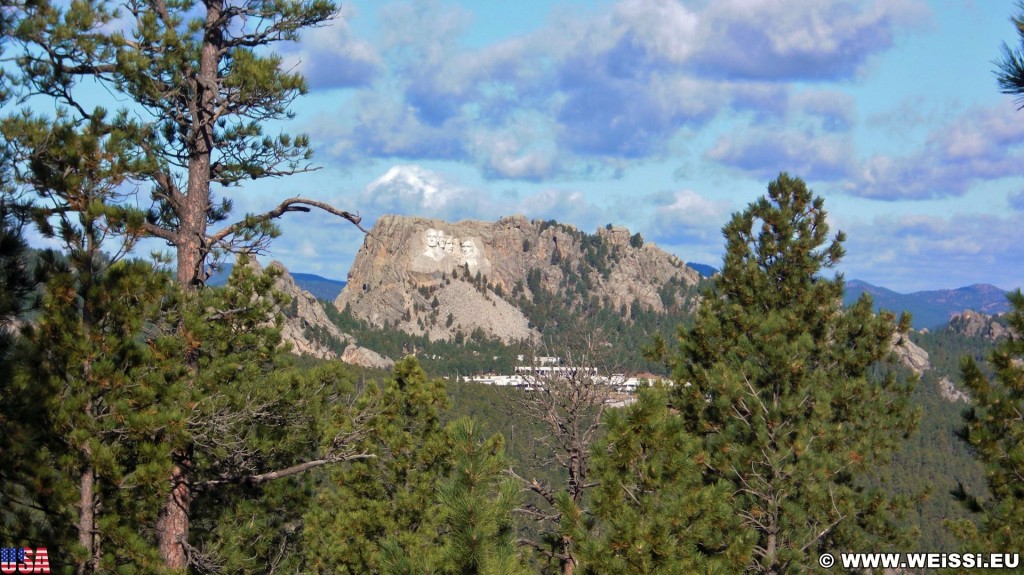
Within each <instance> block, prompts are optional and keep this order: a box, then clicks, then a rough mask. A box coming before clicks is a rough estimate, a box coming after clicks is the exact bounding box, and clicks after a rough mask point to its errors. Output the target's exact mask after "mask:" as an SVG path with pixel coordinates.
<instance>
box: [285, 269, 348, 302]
mask: <svg viewBox="0 0 1024 575" xmlns="http://www.w3.org/2000/svg"><path fill="white" fill-rule="evenodd" d="M291 275H292V279H294V280H295V283H296V284H297V285H298V286H299V287H300V288H302V289H304V290H306V291H308V292H309V293H311V294H313V296H314V297H316V299H322V300H326V301H330V302H333V301H334V300H335V298H337V297H338V294H340V293H341V290H342V288H344V287H345V282H343V281H341V280H332V279H330V278H325V277H323V276H318V275H316V274H303V273H293V274H291Z"/></svg>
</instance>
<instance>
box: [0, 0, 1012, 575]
mask: <svg viewBox="0 0 1024 575" xmlns="http://www.w3.org/2000/svg"><path fill="white" fill-rule="evenodd" d="M337 10H338V7H337V6H336V5H335V4H334V3H332V2H330V1H329V0H278V1H275V2H223V1H221V0H210V1H208V2H205V3H203V5H202V7H201V8H196V7H194V6H193V5H192V4H191V3H187V2H165V1H162V0H152V1H150V0H140V1H137V2H127V3H124V5H123V6H121V7H120V9H118V10H115V9H114V8H113V7H112V6H110V5H108V4H107V3H102V2H77V1H76V2H70V3H68V2H55V3H51V2H48V1H47V0H41V1H38V2H31V3H23V4H14V5H10V6H8V7H6V8H5V10H4V11H3V12H2V13H0V34H2V38H3V41H2V43H0V48H2V49H3V50H4V56H5V57H6V58H8V60H7V61H8V62H10V63H11V64H10V66H9V67H6V68H4V70H3V90H2V94H0V96H2V97H3V98H4V99H5V108H4V109H5V112H6V114H5V115H4V116H3V117H2V118H0V132H2V134H3V136H4V147H3V149H2V150H0V152H2V156H0V405H2V406H3V410H2V411H0V453H2V454H3V459H4V465H3V466H2V467H0V543H2V544H3V546H4V548H5V549H8V548H30V549H39V548H46V549H47V550H48V557H49V559H48V561H49V569H50V570H51V571H52V572H54V573H67V574H71V573H75V574H88V573H118V574H125V575H128V574H134V573H138V574H152V573H158V574H160V573H164V574H182V573H196V574H207V573H210V574H212V573H225V574H226V573H254V574H255V573H264V574H270V573H338V574H353V575H354V574H392V575H398V574H405V575H413V574H438V575H440V574H451V575H455V574H459V575H468V574H479V575H492V574H493V575H498V574H501V575H512V574H519V573H522V574H526V573H544V574H548V573H551V574H556V573H557V574H561V575H614V574H623V575H625V574H645V573H650V574H655V573H657V574H679V573H765V574H768V573H772V574H781V573H806V572H824V571H825V569H823V568H821V567H820V566H819V558H820V557H821V556H822V555H823V554H825V553H837V552H880V551H909V550H927V551H977V552H1006V551H1019V550H1020V549H1021V547H1022V546H1021V543H1022V537H1024V536H1022V533H1024V529H1022V527H1024V503H1022V501H1024V483H1022V481H1021V479H1020V478H1021V477H1022V476H1024V447H1022V446H1024V437H1022V435H1024V423H1022V421H1021V418H1020V413H1021V409H1022V406H1021V403H1022V401H1024V367H1022V363H1021V360H1022V359H1024V343H1022V341H1021V339H1020V337H1019V334H1022V333H1024V295H1022V294H1021V292H1020V291H1019V290H1018V291H1016V292H1014V293H1013V294H1012V295H1011V296H1010V301H1011V304H1012V306H1013V311H1012V312H1010V313H1009V314H1007V316H1006V317H1005V318H1004V321H1005V323H1006V324H1007V325H1008V327H1009V329H1010V330H1011V331H1012V333H1013V334H1014V335H1011V336H1010V337H1007V338H1002V339H999V340H995V341H988V340H983V339H978V338H968V337H964V336H961V335H958V334H957V333H955V332H953V331H943V330H939V331H936V332H930V333H917V332H911V330H910V329H909V327H910V318H909V317H907V316H900V317H897V316H896V315H895V314H893V313H889V312H885V311H882V312H881V313H876V312H875V310H874V309H873V304H872V301H871V299H870V297H869V296H867V295H865V296H862V297H861V298H860V299H859V300H857V301H856V302H855V303H853V304H852V305H849V306H844V305H843V291H844V279H843V277H842V275H841V274H838V273H837V272H836V266H837V264H838V263H839V262H840V261H841V260H842V259H843V258H844V256H845V255H846V248H845V242H846V237H845V235H844V234H843V233H842V232H840V231H834V230H831V229H830V227H829V225H828V223H827V212H826V206H825V201H824V199H823V198H822V197H821V196H819V195H817V194H815V193H814V192H813V190H811V189H810V188H809V187H808V186H807V184H806V183H805V182H804V181H803V180H802V179H801V178H799V177H797V176H795V175H790V174H788V173H785V172H783V173H780V174H779V175H778V177H777V178H775V179H773V180H772V181H770V182H768V183H767V188H766V191H765V193H764V195H763V196H761V197H760V198H759V199H757V200H756V201H754V202H752V203H750V204H749V205H748V206H746V207H745V208H744V209H742V210H740V211H738V212H736V213H734V214H733V215H732V217H731V219H730V220H729V221H728V223H726V225H725V227H724V228H723V230H722V233H723V238H724V253H725V257H724V259H723V262H722V265H721V268H720V271H719V273H718V274H716V275H715V276H714V277H713V278H707V279H705V280H703V282H702V283H701V284H700V285H699V286H698V287H697V288H688V287H686V286H682V285H666V286H663V290H664V295H663V298H664V299H665V301H676V300H685V299H688V298H690V297H694V296H696V295H698V294H697V293H696V292H697V291H700V294H699V295H700V302H701V303H700V304H699V306H697V307H696V309H695V310H682V309H675V310H672V309H670V310H669V312H667V313H664V314H655V313H652V312H647V311H644V310H643V309H640V307H639V306H637V308H636V309H619V310H615V309H607V307H605V306H601V305H593V306H587V307H585V308H584V307H582V306H579V307H572V306H570V305H569V302H572V301H577V302H578V300H577V299H573V298H575V295H577V294H576V292H575V291H574V293H573V294H571V295H572V297H570V294H569V293H568V290H570V289H572V290H578V289H581V288H577V287H576V286H581V285H585V281H583V279H582V278H579V279H578V280H577V281H576V282H575V283H574V284H573V285H566V286H562V287H563V288H564V290H565V291H557V292H555V293H552V292H550V291H547V290H544V289H540V288H539V287H538V288H537V289H534V287H531V291H532V293H533V294H534V297H533V298H532V299H530V300H525V299H524V301H522V302H521V306H522V308H523V309H524V310H526V313H527V315H528V317H529V320H530V321H531V323H532V324H533V325H535V326H544V329H543V332H544V334H545V336H546V338H545V340H544V341H542V342H537V343H535V344H527V343H525V342H524V343H522V344H518V345H505V344H502V343H501V342H499V341H497V340H490V339H487V338H485V337H481V336H480V335H479V334H463V337H461V338H459V337H456V338H455V339H454V340H453V341H450V342H431V341H429V340H426V339H417V338H413V337H410V336H408V335H405V334H402V333H400V332H397V331H394V330H390V331H389V330H379V329H373V328H370V327H369V326H368V325H367V324H365V323H363V322H360V321H359V320H357V319H355V318H354V317H352V315H351V313H349V312H348V311H347V310H340V311H339V310H335V309H333V308H332V307H331V306H326V309H327V310H328V312H329V313H330V314H331V318H332V320H333V321H334V322H335V323H336V324H337V325H338V326H339V327H341V328H342V329H343V330H345V331H346V332H349V333H353V334H355V335H356V336H357V338H358V339H359V341H360V342H362V343H364V344H366V345H369V346H371V347H373V348H374V349H378V350H380V351H382V352H384V353H386V354H388V355H391V356H393V357H396V358H400V359H399V360H398V361H397V363H396V365H395V366H394V369H393V370H391V371H389V372H386V373H385V372H379V371H373V370H366V369H361V368H356V367H352V366H349V365H346V364H344V363H342V362H340V361H337V360H326V361H325V360H314V359H312V358H308V357H296V356H294V355H292V354H291V353H289V350H288V349H287V346H284V347H282V344H281V341H282V340H281V330H280V327H281V323H282V321H283V318H284V315H285V314H286V313H288V310H289V309H290V308H289V304H290V301H289V296H288V295H287V294H284V293H281V292H280V291H278V290H276V289H274V287H273V286H274V280H275V278H276V274H278V273H280V272H279V271H275V270H268V271H257V270H255V269H254V268H253V267H252V266H248V265H245V264H246V262H247V261H248V259H249V258H251V257H254V256H255V255H257V254H261V253H263V252H265V251H266V249H267V248H268V246H269V245H271V242H272V240H273V239H274V238H275V237H277V236H278V235H279V229H278V227H277V225H276V224H275V221H276V219H277V218H279V217H282V216H287V217H303V214H304V213H306V212H309V211H311V210H318V211H323V212H326V213H328V214H331V215H332V216H334V217H337V218H339V219H340V220H341V221H344V222H347V225H353V226H356V227H358V228H359V229H362V221H361V219H360V217H359V216H358V215H356V214H355V213H353V212H350V211H348V210H346V209H343V208H341V207H337V206H333V205H330V204H328V203H326V202H323V201H321V200H318V199H315V198H307V197H299V196H296V197H291V198H284V199H282V200H281V201H280V203H279V204H277V205H276V206H268V207H267V209H266V211H264V212H260V213H249V214H245V215H241V216H239V215H238V214H236V213H235V212H234V210H233V202H232V201H231V196H232V194H234V193H237V192H238V190H241V189H244V188H245V185H246V184H247V183H248V182H251V181H253V180H260V179H266V178H284V177H286V176H289V175H292V174H296V173H300V172H303V171H307V170H311V169H313V168H314V166H313V165H312V164H311V149H310V146H309V139H308V138H307V137H306V136H303V135H290V134H286V133H279V134H276V135H271V134H266V133H264V126H265V125H267V123H268V122H271V121H277V120H286V119H288V118H289V116H290V113H291V112H290V108H291V106H292V105H293V103H294V101H295V100H296V99H297V98H298V97H300V96H301V95H303V94H304V93H305V92H306V90H307V86H306V82H305V80H304V79H303V77H302V76H301V75H300V74H299V73H298V72H296V71H294V70H292V69H286V68H284V67H283V66H282V60H281V57H280V56H277V55H275V53H274V52H273V51H272V50H270V49H269V48H272V47H273V46H274V45H276V44H278V43H280V42H287V41H294V40H296V39H297V38H298V35H299V33H300V32H301V31H303V30H305V29H310V28H316V27H318V26H321V25H323V24H324V23H325V22H327V21H328V20H330V19H331V18H332V17H334V15H335V14H336V13H337ZM124 21H127V22H131V26H130V27H129V29H130V31H131V33H130V34H126V33H125V32H124V30H123V29H122V27H119V26H118V25H116V22H124ZM1021 29H1022V30H1024V27H1022V28H1021ZM1021 61H1022V60H1021V58H1019V57H1018V56H1017V55H1016V53H1014V52H1012V51H1009V52H1008V61H1007V62H1005V63H1004V65H1005V66H1007V70H1010V71H1009V72H1007V77H1006V80H1005V81H1006V86H1007V87H1008V88H1007V89H1011V88H1012V86H1013V81H1014V80H1015V79H1017V80H1019V79H1020V78H1022V77H1024V73H1020V71H1019V70H1018V71H1017V72H1013V68H1012V67H1013V66H1018V68H1021V67H1024V66H1022V65H1021ZM1014 74H1016V75H1014ZM1022 84H1024V83H1022ZM95 86H101V87H102V88H103V89H104V90H105V91H107V92H108V93H110V94H115V95H116V97H115V98H114V99H112V100H111V101H110V102H108V103H109V104H110V105H112V106H120V105H122V103H127V104H124V105H125V107H124V108H120V109H118V108H112V109H107V108H105V107H102V106H95V107H94V106H93V105H92V100H91V99H90V98H89V97H86V96H83V92H88V90H85V89H84V88H83V87H86V88H92V87H95ZM40 99H45V101H47V102H49V103H53V104H54V105H55V106H54V110H55V111H54V112H52V113H45V114H43V113H40V112H38V111H37V110H38V108H35V109H33V107H32V106H30V105H28V104H27V103H28V102H38V101H40ZM141 190H144V191H141ZM146 194H148V197H147V200H148V201H145V202H139V201H137V200H138V197H139V196H140V195H146ZM551 225H558V224H557V223H554V222H552V223H551ZM28 238H41V239H42V240H44V241H45V245H46V246H48V247H46V248H45V249H36V248H32V247H30V246H29V245H28V242H29V240H28ZM144 238H157V239H159V240H162V241H163V242H164V243H165V244H166V245H167V247H168V248H169V249H170V251H169V252H157V253H153V254H142V253H139V252H140V251H141V250H139V249H138V244H139V242H140V241H141V240H143V239H144ZM631 242H633V243H634V244H636V245H639V244H642V242H643V238H642V237H641V236H640V235H639V234H637V235H636V236H634V238H633V239H631ZM586 245H587V246H589V248H588V250H589V251H588V252H587V256H588V257H589V258H591V260H592V261H591V262H590V263H591V264H592V265H593V266H594V267H595V268H596V269H598V270H601V269H602V266H606V265H607V264H606V258H607V257H609V254H607V253H605V252H606V251H607V248H606V247H605V246H603V245H602V244H601V243H600V242H592V241H589V240H588V242H587V243H586ZM602 250H604V251H602ZM228 257H235V258H238V259H237V261H238V262H239V264H238V265H234V266H233V268H232V271H231V274H230V277H229V278H228V279H227V281H226V283H225V284H224V285H221V286H212V285H209V283H208V282H207V280H208V279H209V271H210V264H211V263H212V262H216V261H219V260H223V259H224V258H228ZM533 275H534V274H531V277H526V278H523V279H524V282H526V283H527V284H529V283H537V282H536V277H533ZM467 279H469V278H467ZM501 295H502V297H508V298H518V297H520V294H512V293H510V294H501ZM598 303H599V302H598ZM312 335H313V336H314V337H322V334H320V335H319V336H318V335H317V334H312ZM894 340H895V341H899V340H910V341H915V342H916V343H917V344H918V345H920V346H922V347H923V348H924V349H925V350H927V351H928V352H929V354H930V358H931V362H932V364H933V369H932V370H930V371H928V372H925V373H924V374H923V375H921V376H918V375H917V374H914V373H912V372H911V371H910V370H908V369H907V368H905V367H903V366H901V365H900V364H899V362H898V361H897V358H896V355H895V354H894V353H893V342H894ZM337 351H339V352H340V351H341V348H340V344H339V348H338V350H337ZM518 355H525V356H527V357H533V356H542V355H544V356H547V355H556V356H558V357H561V358H562V360H563V364H562V365H563V367H565V369H564V370H561V371H556V372H553V374H552V375H546V376H538V377H537V378H536V379H535V381H534V382H533V384H532V385H531V386H530V387H529V388H528V389H516V388H502V387H489V386H484V385H480V384H475V383H470V382H466V381H464V378H463V377H462V376H463V375H466V374H474V373H482V372H488V371H494V372H501V371H508V370H511V369H512V368H513V366H514V365H515V364H516V362H517V361H518V360H517V359H516V357H517V356H518ZM623 371H628V372H630V373H645V374H649V375H650V378H649V381H648V383H647V384H646V385H644V386H642V387H641V388H640V389H639V390H638V391H637V393H636V394H635V395H634V396H633V397H631V398H629V399H630V401H623V398H622V397H620V396H617V395H615V394H614V393H613V390H612V389H611V388H610V387H609V386H607V385H603V384H602V383H601V381H600V377H601V376H607V375H610V374H613V373H620V372H623ZM943 378H948V379H950V380H951V381H952V382H953V383H954V385H955V386H957V387H958V388H959V389H961V390H962V391H964V392H966V394H967V397H968V399H967V401H960V402H957V401H950V400H946V399H943V398H942V396H941V394H940V393H939V391H938V390H939V388H940V386H941V385H942V384H941V380H942V379H943ZM7 568H8V566H7V564H4V569H7ZM25 569H30V567H25V568H24V569H23V570H22V572H24V570H25ZM5 572H6V571H5Z"/></svg>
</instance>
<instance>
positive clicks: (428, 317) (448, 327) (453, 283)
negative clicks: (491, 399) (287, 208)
mask: <svg viewBox="0 0 1024 575" xmlns="http://www.w3.org/2000/svg"><path fill="white" fill-rule="evenodd" d="M370 235H371V237H372V238H374V240H376V241H367V242H364V243H363V246H362V248H360V250H359V253H357V254H356V259H355V263H354V264H353V266H352V270H351V271H350V272H349V277H348V283H347V285H346V287H345V289H344V290H343V291H342V293H341V295H340V296H338V299H337V300H336V301H335V305H336V306H337V307H338V308H339V309H344V308H345V307H346V306H347V307H349V308H350V310H351V311H352V313H353V315H355V316H356V317H358V318H360V319H363V320H366V321H368V322H370V324H372V325H378V326H381V325H388V326H393V327H398V328H399V329H402V330H403V331H406V332H409V333H412V334H416V335H420V334H423V335H427V336H429V337H430V338H431V339H450V338H453V337H455V336H456V334H457V333H458V332H462V333H464V334H469V333H473V332H476V331H477V330H482V332H483V333H484V334H486V335H489V336H494V337H498V338H500V339H503V340H505V341H510V342H511V341H518V340H522V339H530V338H533V337H535V336H536V335H537V326H532V325H530V323H529V321H528V320H527V318H526V316H525V314H524V312H523V308H522V305H529V303H530V302H531V301H533V300H534V298H535V297H537V296H538V294H539V293H541V292H545V293H551V294H555V293H559V294H562V295H563V296H566V297H568V298H569V299H571V300H572V301H574V302H576V303H574V304H573V305H580V306H589V307H593V306H594V305H597V306H600V307H604V308H611V309H614V310H616V311H620V310H623V309H624V310H627V311H626V313H627V314H628V313H630V312H629V310H630V309H632V308H633V307H634V306H639V307H638V308H637V311H640V310H641V309H648V310H653V311H657V312H661V311H664V310H665V309H666V306H681V305H683V302H682V301H681V300H682V299H684V296H683V295H680V294H681V293H682V291H685V290H683V288H684V287H687V286H693V285H695V284H696V283H697V282H698V280H699V277H698V275H697V273H696V272H694V271H693V270H692V269H690V268H688V267H687V266H686V265H685V264H684V263H683V262H682V261H681V260H680V259H679V258H677V257H675V256H673V255H671V254H668V253H666V252H664V251H662V250H660V249H658V248H657V247H655V246H653V245H651V244H647V245H643V244H642V242H639V241H631V236H630V235H629V230H627V229H626V228H621V227H615V226H611V227H610V228H609V227H606V228H604V229H601V230H598V231H597V233H595V234H586V233H583V232H581V231H579V230H577V229H576V228H575V227H573V226H568V225H563V224H559V223H557V222H553V221H547V222H544V221H540V220H533V221H530V220H527V219H526V218H525V217H522V216H510V217H505V218H501V219H499V220H498V221H497V222H482V221H475V220H463V221H460V222H457V223H452V222H446V221H443V220H436V219H426V218H419V217H407V216H396V215H391V216H387V217H383V218H380V219H379V220H378V221H377V223H376V224H375V225H374V228H373V230H372V231H371V234H370ZM523 302H525V303H523ZM595 302H596V303H595ZM690 303H692V302H690Z"/></svg>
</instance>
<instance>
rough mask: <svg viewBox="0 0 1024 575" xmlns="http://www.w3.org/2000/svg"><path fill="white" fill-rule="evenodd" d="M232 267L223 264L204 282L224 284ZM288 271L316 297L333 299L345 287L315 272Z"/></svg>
mask: <svg viewBox="0 0 1024 575" xmlns="http://www.w3.org/2000/svg"><path fill="white" fill-rule="evenodd" d="M232 267H233V265H232V264H224V265H223V266H221V269H220V270H219V271H218V272H217V273H215V274H213V275H212V276H210V279H209V280H207V282H206V283H207V284H208V285H212V286H219V285H224V284H225V283H227V281H228V276H230V275H231V268H232ZM288 273H289V274H290V275H291V276H292V279H294V280H295V284H296V285H298V286H299V287H300V288H302V289H304V290H306V291H308V292H309V293H311V294H313V297H315V298H316V299H322V300H326V301H334V299H335V298H336V297H338V294H339V293H341V289H342V288H343V287H345V282H343V281H340V280H332V279H330V278H325V277H323V276H318V275H316V274H303V273H292V272H288Z"/></svg>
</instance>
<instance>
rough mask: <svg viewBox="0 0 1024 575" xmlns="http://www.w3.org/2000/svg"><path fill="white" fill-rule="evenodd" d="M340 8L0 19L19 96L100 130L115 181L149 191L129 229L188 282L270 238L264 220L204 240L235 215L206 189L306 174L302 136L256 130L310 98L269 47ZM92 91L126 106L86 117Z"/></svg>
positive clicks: (35, 7)
mask: <svg viewBox="0 0 1024 575" xmlns="http://www.w3.org/2000/svg"><path fill="white" fill-rule="evenodd" d="M336 11H337V7H336V6H335V4H334V3H333V2H330V1H328V0H281V1H277V2H272V3H269V4H267V3H257V4H252V3H241V4H237V3H228V2H223V1H219V0H218V1H214V2H208V3H203V4H201V5H199V6H198V8H197V6H196V5H193V4H191V3H187V2H170V3H167V2H156V1H149V0H143V1H139V2H126V3H123V4H119V5H115V4H113V3H109V2H72V3H61V2H49V1H41V2H32V3H25V4H22V5H20V6H18V7H12V8H11V10H9V11H8V12H7V13H6V14H5V16H6V18H7V19H8V20H9V23H10V24H11V30H10V33H11V36H12V39H13V42H12V43H16V44H15V45H17V46H19V48H20V49H21V51H20V53H18V54H15V55H13V56H14V60H15V61H16V62H17V65H18V70H19V73H17V74H15V76H14V78H13V83H14V85H15V86H17V88H18V89H19V94H26V95H28V94H31V95H32V96H34V97H37V98H40V97H49V98H51V99H52V101H53V103H54V104H55V105H56V108H57V119H58V123H61V122H63V123H64V124H65V125H66V126H70V127H71V129H72V130H75V131H82V132H94V133H100V134H103V135H104V137H105V138H107V139H108V140H109V141H110V142H117V143H118V145H119V146H121V147H122V148H123V152H122V153H119V154H116V155H112V156H109V157H108V160H109V161H111V162H124V163H129V164H131V165H130V167H129V166H126V168H128V169H126V170H125V171H123V172H121V176H122V177H124V178H131V179H132V180H134V181H135V182H144V183H146V184H149V185H150V186H151V187H150V189H151V190H152V194H151V198H152V202H153V207H152V208H151V209H150V210H148V212H147V213H146V214H145V216H146V217H145V220H140V221H139V222H138V225H139V227H140V228H141V229H142V230H144V231H145V233H146V234H148V235H152V236H156V237H159V238H161V239H163V240H166V241H167V242H168V243H169V244H171V245H174V246H175V247H176V249H177V258H178V272H177V276H178V277H177V279H178V281H179V283H182V284H183V285H191V286H195V285H198V284H200V283H202V281H203V279H205V276H204V271H205V270H204V266H203V262H204V260H205V258H206V257H207V255H209V254H210V252H211V251H218V250H230V249H233V248H234V247H235V246H237V245H238V244H244V245H246V246H253V245H256V246H262V245H263V244H264V243H265V242H266V241H268V240H269V238H272V237H274V236H275V235H276V234H277V233H278V231H277V228H276V227H275V226H274V225H273V224H272V223H271V219H272V217H271V214H269V213H265V214H261V215H258V216H254V215H247V216H245V217H244V218H242V219H241V220H240V221H238V222H236V223H235V224H232V225H229V226H226V227H225V228H224V229H222V230H220V231H218V232H216V233H213V234H209V233H207V228H208V226H210V225H212V224H215V223H217V222H221V221H223V220H225V219H226V218H227V217H228V214H229V213H230V211H231V209H232V202H231V201H230V199H226V198H225V199H223V200H221V201H217V200H216V199H215V198H214V197H213V195H212V193H211V189H210V187H211V184H220V185H222V186H225V187H232V186H238V185H240V184H241V183H243V182H245V181H248V180H252V179H260V178H266V177H278V176H283V175H288V174H293V173H296V172H301V171H306V170H308V169H310V166H309V163H308V162H309V160H310V158H311V151H310V148H309V141H308V138H307V137H306V136H304V135H299V136H291V135H289V134H285V133H281V134H278V135H277V136H268V135H266V134H264V132H263V127H264V125H265V124H266V123H267V122H270V121H275V120H285V119H288V118H291V117H292V115H293V114H292V113H291V112H290V111H289V110H288V108H289V106H290V105H291V103H292V102H293V101H294V99H295V98H296V97H298V96H299V95H301V94H303V93H305V91H306V83H305V81H304V79H303V78H302V76H301V75H300V74H298V73H296V72H293V71H288V70H284V69H282V59H281V56H279V55H277V54H276V52H275V51H274V50H272V49H269V47H271V46H273V45H274V44H276V43H278V42H288V41H294V40H297V39H298V37H299V34H300V32H301V31H302V30H303V29H307V28H311V27H317V26H320V25H323V24H324V23H326V22H327V21H329V20H330V19H331V18H332V17H333V16H334V15H335V14H336ZM96 84H98V85H100V86H102V87H103V88H104V89H106V90H108V91H109V92H110V93H111V94H113V101H116V102H118V103H119V104H115V105H120V103H121V102H128V103H129V104H126V105H125V107H124V108H123V109H119V110H116V111H115V113H114V114H112V115H110V117H108V114H107V113H106V111H105V110H104V109H103V108H101V107H97V108H95V109H92V110H89V109H87V106H88V105H89V104H88V103H87V102H89V101H90V100H91V99H92V97H93V95H94V92H90V93H86V92H89V91H91V90H92V88H93V86H94V85H96ZM26 115H27V114H26ZM11 120H13V121H14V122H15V123H17V122H18V119H17V118H12V119H11ZM47 145H48V144H47V143H45V142H38V141H37V142H35V144H34V145H32V146H30V147H29V148H28V149H26V150H25V153H24V154H22V157H21V158H19V159H20V160H21V161H23V162H32V161H33V160H32V159H31V157H32V156H33V155H34V154H35V149H36V148H38V147H46V146H47ZM112 183H113V181H112ZM69 189H70V188H69ZM108 205H114V203H109V204H108ZM75 209H83V208H82V207H81V206H78V207H76V208H75Z"/></svg>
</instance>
